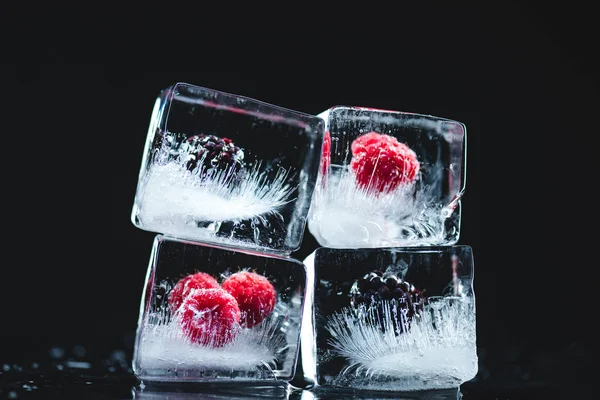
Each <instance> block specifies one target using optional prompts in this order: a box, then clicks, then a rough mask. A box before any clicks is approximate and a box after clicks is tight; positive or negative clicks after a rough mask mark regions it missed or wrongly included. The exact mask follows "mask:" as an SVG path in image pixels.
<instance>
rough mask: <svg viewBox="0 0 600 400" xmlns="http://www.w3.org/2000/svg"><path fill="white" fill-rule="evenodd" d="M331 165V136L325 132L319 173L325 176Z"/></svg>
mask: <svg viewBox="0 0 600 400" xmlns="http://www.w3.org/2000/svg"><path fill="white" fill-rule="evenodd" d="M330 165H331V135H330V134H329V131H325V134H324V135H323V150H322V154H321V173H322V174H326V173H327V169H328V168H329V166H330Z"/></svg>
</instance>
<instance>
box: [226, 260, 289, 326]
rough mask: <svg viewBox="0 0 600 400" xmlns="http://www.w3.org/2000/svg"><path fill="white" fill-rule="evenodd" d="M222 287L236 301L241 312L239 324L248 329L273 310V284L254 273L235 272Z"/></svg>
mask: <svg viewBox="0 0 600 400" xmlns="http://www.w3.org/2000/svg"><path fill="white" fill-rule="evenodd" d="M222 287H223V289H225V290H226V291H228V292H229V293H231V295H232V296H233V297H235V299H236V300H237V302H238V304H239V306H240V310H241V312H242V320H241V323H242V325H243V326H246V327H248V328H251V327H253V326H254V325H257V324H259V323H260V322H262V321H263V320H264V319H265V318H266V317H268V316H269V314H271V312H272V311H273V309H274V308H275V303H276V302H277V292H276V291H275V288H274V287H273V284H271V282H269V280H268V279H267V278H266V277H264V276H262V275H260V274H257V273H255V272H250V271H242V272H237V273H235V274H233V275H231V276H229V277H228V278H227V279H226V280H225V282H223V284H222Z"/></svg>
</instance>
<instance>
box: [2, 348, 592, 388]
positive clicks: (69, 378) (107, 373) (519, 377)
mask: <svg viewBox="0 0 600 400" xmlns="http://www.w3.org/2000/svg"><path fill="white" fill-rule="evenodd" d="M2 347H3V354H7V352H6V351H5V350H6V342H5V343H4V344H3V346H2ZM39 350H40V351H39V352H37V353H31V354H30V355H29V356H28V357H26V360H24V359H21V360H20V361H19V362H16V360H17V358H18V357H13V361H15V362H5V363H3V364H1V365H0V398H2V399H21V398H42V399H43V398H82V399H83V398H85V399H188V398H199V399H202V398H205V399H246V398H261V397H262V398H275V399H297V400H318V399H332V400H333V399H386V398H387V399H389V398H395V399H412V400H420V399H422V400H438V399H439V400H442V399H443V400H446V399H462V400H475V399H481V400H487V399H490V400H492V399H494V400H509V399H510V400H518V399H579V398H582V399H583V398H587V397H585V396H587V395H589V393H590V392H589V390H590V389H589V386H587V385H581V386H577V385H573V384H572V382H569V385H565V384H563V383H561V382H560V381H556V382H554V383H550V382H548V380H547V379H546V380H544V379H543V378H544V377H543V376H541V375H540V371H538V372H536V373H534V374H532V372H533V370H531V369H528V368H527V367H523V366H521V365H519V364H515V366H514V368H512V369H506V368H504V367H503V366H502V363H500V362H493V361H490V360H488V361H489V363H488V362H487V361H486V358H485V357H483V360H482V362H481V363H480V371H481V372H480V373H479V375H478V376H477V377H476V378H475V379H473V380H472V381H470V382H467V383H465V384H463V385H462V386H461V388H460V390H439V391H429V392H412V393H397V392H394V393H387V392H350V391H346V392H344V391H321V390H309V391H308V392H307V391H302V390H300V389H299V388H297V387H291V388H288V389H285V388H277V387H258V388H251V387H247V386H243V385H238V386H235V385H232V386H228V387H218V386H217V387H215V386H213V387H206V386H202V385H190V384H187V385H177V384H170V385H151V384H147V385H144V384H142V383H141V382H139V381H138V380H137V379H136V378H135V376H134V375H133V373H132V369H131V355H132V354H131V351H132V344H131V343H130V345H123V346H122V347H120V348H112V347H110V346H108V345H107V346H104V347H103V346H98V345H96V346H93V348H91V347H85V346H83V345H74V346H61V345H55V346H51V347H48V348H40V349H39ZM553 361H556V360H553ZM490 370H492V371H494V373H493V374H494V375H493V376H491V374H490ZM536 374H537V375H536ZM507 382H508V383H507ZM293 383H294V384H295V385H298V386H299V385H300V380H299V379H298V380H296V381H294V382H293Z"/></svg>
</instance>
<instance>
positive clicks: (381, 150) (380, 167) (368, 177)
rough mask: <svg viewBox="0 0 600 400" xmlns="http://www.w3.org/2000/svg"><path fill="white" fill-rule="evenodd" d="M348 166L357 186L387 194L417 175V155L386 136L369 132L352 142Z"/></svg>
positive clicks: (409, 181) (391, 137) (412, 179)
mask: <svg viewBox="0 0 600 400" xmlns="http://www.w3.org/2000/svg"><path fill="white" fill-rule="evenodd" d="M351 148H352V161H351V162H350V166H351V168H352V170H353V171H354V173H355V176H356V181H357V183H358V185H359V186H360V187H362V188H365V189H371V190H373V189H374V190H377V191H378V192H391V191H393V190H394V189H396V188H397V187H398V186H399V185H401V184H408V183H411V182H412V181H414V180H415V178H416V176H417V173H418V172H419V167H420V165H419V161H417V155H416V154H415V152H414V151H412V150H411V149H410V148H409V147H408V146H407V145H405V144H404V143H400V142H398V140H397V139H396V138H395V137H393V136H389V135H383V134H380V133H377V132H369V133H367V134H365V135H362V136H359V137H358V138H356V139H355V140H354V141H353V142H352V146H351Z"/></svg>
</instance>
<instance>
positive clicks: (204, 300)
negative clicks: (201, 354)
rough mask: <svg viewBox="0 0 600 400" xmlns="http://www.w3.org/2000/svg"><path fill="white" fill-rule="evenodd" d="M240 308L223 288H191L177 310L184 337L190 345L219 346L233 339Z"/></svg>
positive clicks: (238, 320) (237, 325)
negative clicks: (189, 341)
mask: <svg viewBox="0 0 600 400" xmlns="http://www.w3.org/2000/svg"><path fill="white" fill-rule="evenodd" d="M240 316H241V315H240V308H239V306H238V303H237V301H236V300H235V299H234V298H233V296H232V295H230V294H229V293H227V292H226V291H225V290H223V289H220V288H219V289H192V290H191V291H190V293H189V295H188V296H187V297H186V298H185V299H184V301H183V303H182V305H181V307H180V308H179V309H178V310H177V314H176V317H177V318H178V321H179V324H180V326H181V328H182V330H183V332H184V334H185V335H186V336H187V337H188V338H189V339H190V340H191V341H192V342H194V343H200V344H203V345H209V346H214V347H221V346H223V345H224V344H227V343H229V342H231V341H232V340H233V338H234V337H235V334H236V333H237V328H238V327H239V322H240Z"/></svg>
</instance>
